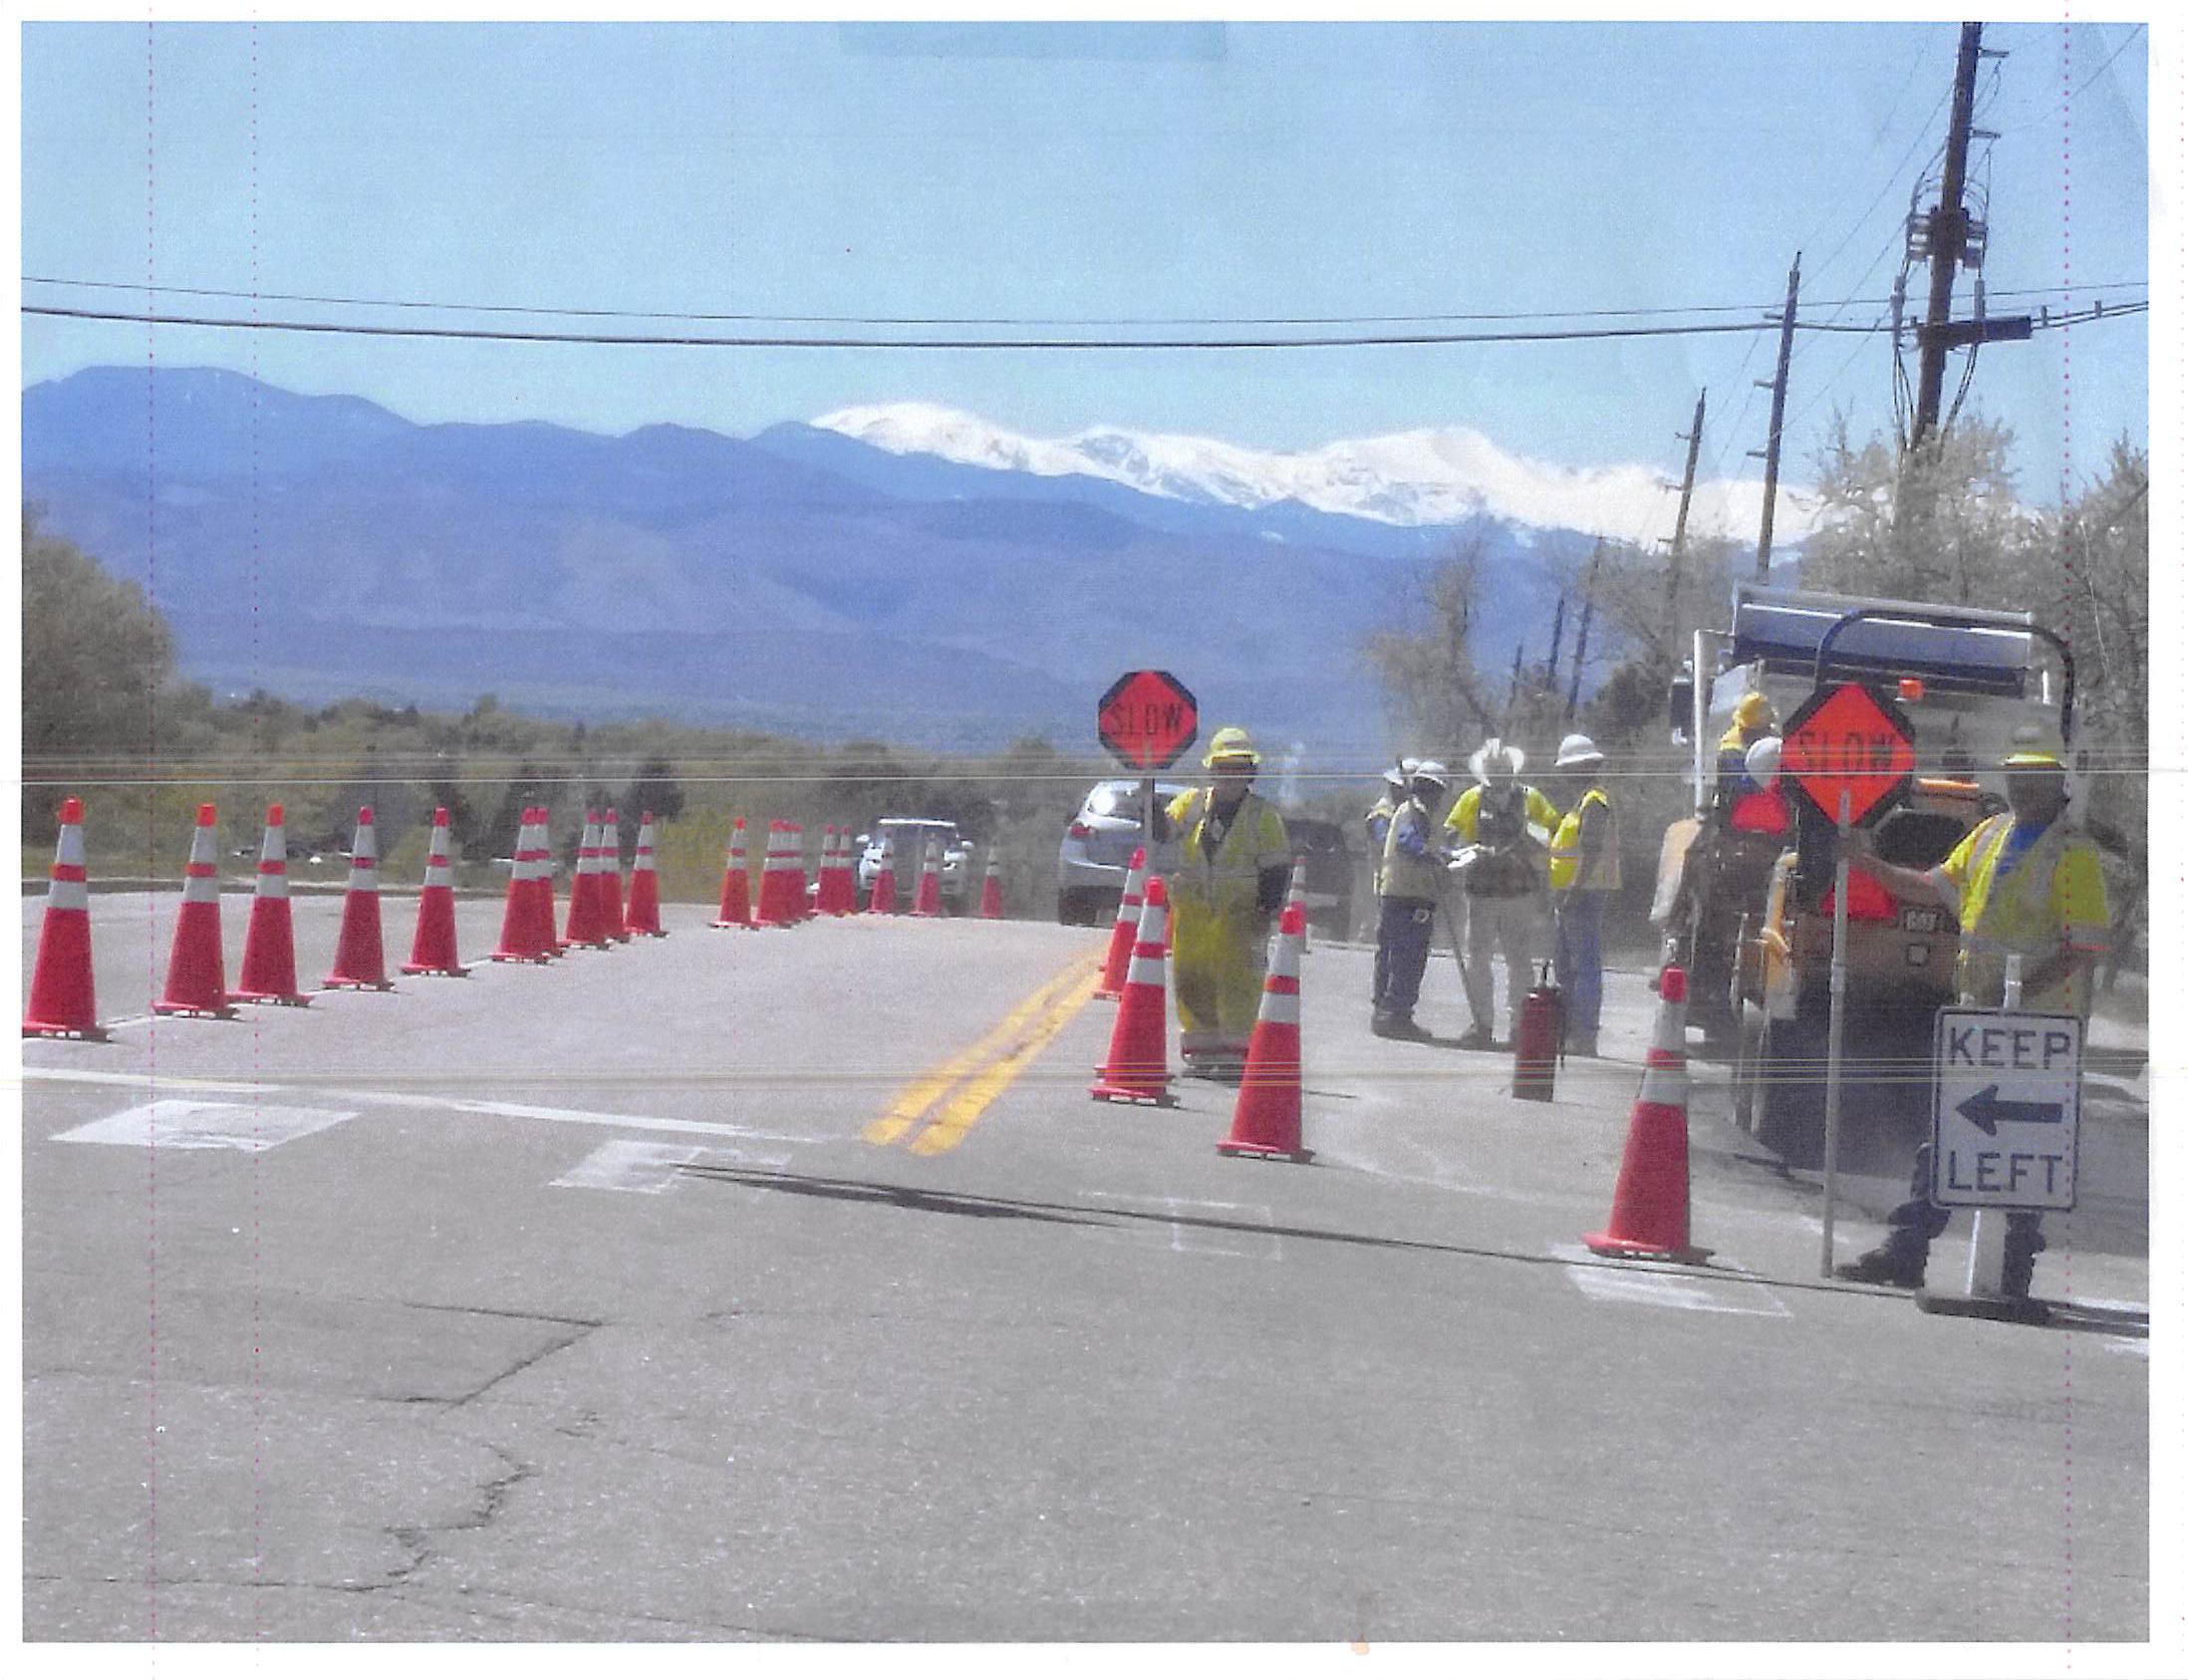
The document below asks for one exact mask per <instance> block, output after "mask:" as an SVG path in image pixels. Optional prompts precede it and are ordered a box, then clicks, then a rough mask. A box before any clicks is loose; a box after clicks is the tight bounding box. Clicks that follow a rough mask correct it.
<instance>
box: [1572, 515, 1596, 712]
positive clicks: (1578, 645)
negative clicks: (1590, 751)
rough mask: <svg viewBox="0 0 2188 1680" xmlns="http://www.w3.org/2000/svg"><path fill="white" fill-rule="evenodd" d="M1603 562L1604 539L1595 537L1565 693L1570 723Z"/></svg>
mask: <svg viewBox="0 0 2188 1680" xmlns="http://www.w3.org/2000/svg"><path fill="white" fill-rule="evenodd" d="M1602 564H1603V539H1602V538H1601V537H1597V538H1596V539H1595V552H1594V554H1592V555H1590V556H1589V558H1588V586H1587V589H1586V590H1585V591H1584V592H1583V593H1582V595H1581V597H1580V634H1579V635H1578V636H1577V637H1575V638H1574V639H1573V644H1572V687H1571V689H1569V690H1568V691H1566V694H1565V721H1566V722H1568V723H1570V722H1571V721H1572V718H1573V713H1574V712H1576V711H1578V710H1579V709H1580V670H1581V667H1583V666H1585V665H1586V664H1587V663H1588V621H1589V620H1590V619H1592V618H1593V617H1594V616H1595V574H1596V572H1597V570H1598V569H1599V568H1600V567H1601V566H1602Z"/></svg>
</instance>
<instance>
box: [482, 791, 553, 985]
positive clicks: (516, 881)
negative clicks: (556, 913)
mask: <svg viewBox="0 0 2188 1680" xmlns="http://www.w3.org/2000/svg"><path fill="white" fill-rule="evenodd" d="M538 815H539V808H538V807H537V806H536V805H527V806H526V807H525V808H524V815H523V817H522V818H521V819H520V820H519V821H518V823H517V837H516V845H515V846H514V847H512V848H511V849H510V855H509V896H508V897H507V898H506V899H505V900H503V901H502V907H501V943H500V944H499V945H498V946H496V947H495V948H494V950H493V952H492V954H491V956H490V957H489V959H488V961H490V962H494V963H544V962H546V961H547V958H548V950H547V942H546V941H545V940H544V939H542V938H541V937H540V922H539V894H538V892H537V891H536V890H535V888H534V885H533V883H534V880H535V877H536V870H535V867H534V842H535V837H536V834H537V829H536V827H535V820H536V819H537V817H538Z"/></svg>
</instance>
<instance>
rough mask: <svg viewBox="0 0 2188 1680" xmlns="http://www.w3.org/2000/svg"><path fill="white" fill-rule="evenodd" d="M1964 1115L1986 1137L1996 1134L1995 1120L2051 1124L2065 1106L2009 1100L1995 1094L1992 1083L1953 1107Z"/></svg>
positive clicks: (2022, 1123) (2056, 1122) (2029, 1124)
mask: <svg viewBox="0 0 2188 1680" xmlns="http://www.w3.org/2000/svg"><path fill="white" fill-rule="evenodd" d="M1955 1112H1956V1113H1959V1114H1961V1115H1964V1116H1965V1117H1966V1118H1967V1120H1968V1123H1969V1124H1970V1125H1972V1126H1974V1127H1975V1128H1976V1129H1977V1130H1978V1131H1980V1132H1982V1134H1983V1135H1984V1136H1985V1137H1987V1138H1995V1137H1997V1136H1998V1127H1999V1122H2000V1121H2002V1120H2007V1121H2014V1122H2017V1123H2019V1124H2021V1125H2025V1126H2055V1125H2057V1124H2059V1123H2060V1122H2061V1121H2062V1120H2064V1119H2065V1117H2066V1109H2065V1105H2064V1104H2062V1103H2055V1102H2012V1101H2009V1100H2007V1099H2006V1098H2004V1097H2001V1096H2000V1095H1999V1094H1998V1087H1997V1086H1996V1085H1986V1086H1984V1087H1983V1089H1982V1090H1980V1091H1978V1092H1976V1094H1975V1095H1974V1096H1972V1097H1970V1098H1969V1099H1968V1100H1967V1101H1966V1102H1964V1103H1962V1104H1961V1105H1960V1107H1959V1108H1958V1109H1957V1110H1955Z"/></svg>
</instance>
